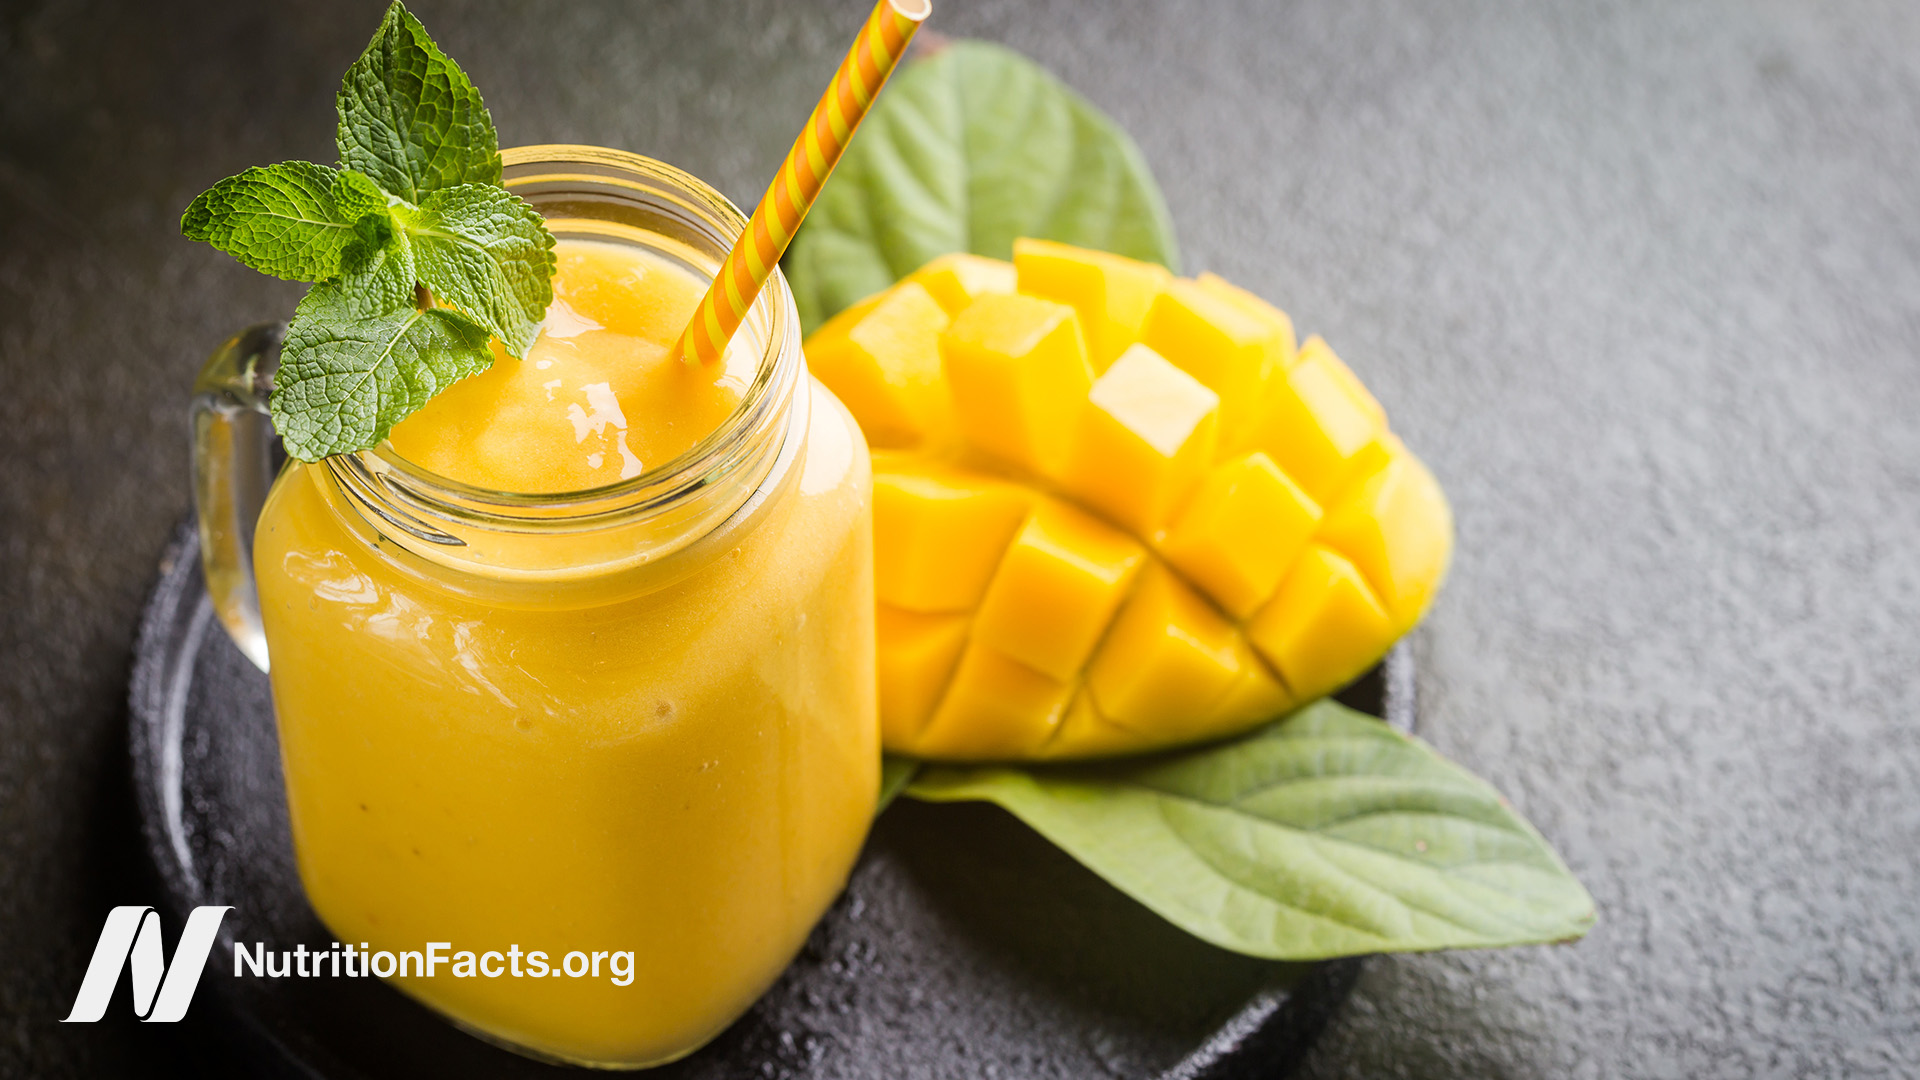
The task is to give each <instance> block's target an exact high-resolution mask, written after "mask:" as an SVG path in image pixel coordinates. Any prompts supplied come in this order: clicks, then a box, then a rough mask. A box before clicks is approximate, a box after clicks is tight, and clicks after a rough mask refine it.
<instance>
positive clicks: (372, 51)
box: [180, 2, 554, 461]
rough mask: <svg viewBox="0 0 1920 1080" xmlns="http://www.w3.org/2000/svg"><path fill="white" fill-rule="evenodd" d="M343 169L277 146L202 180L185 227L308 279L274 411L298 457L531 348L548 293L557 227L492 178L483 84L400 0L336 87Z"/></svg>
mask: <svg viewBox="0 0 1920 1080" xmlns="http://www.w3.org/2000/svg"><path fill="white" fill-rule="evenodd" d="M335 104H336V105H337V106H338V108H339V112H340V127H339V132H338V138H337V141H338V144H339V149H340V161H341V166H340V167H339V168H336V169H329V168H326V167H324V166H321V165H315V164H313V163H311V162H305V161H287V162H282V163H280V164H278V165H268V166H264V167H255V168H251V169H248V170H247V171H245V172H243V173H241V174H240V175H238V176H233V177H229V178H227V179H225V180H222V181H221V182H220V183H218V184H215V185H214V186H213V187H212V188H209V189H208V190H207V191H205V192H203V193H202V194H201V195H200V196H199V197H198V198H196V199H194V200H193V203H192V205H190V206H188V207H187V211H186V214H185V215H184V216H182V218H181V219H180V228H181V231H182V232H183V233H185V234H186V236H187V238H188V239H191V240H203V241H205V242H207V243H209V244H212V245H213V246H214V247H217V248H219V249H220V250H222V251H224V252H226V253H228V254H229V255H232V256H233V257H234V258H236V259H239V260H240V261H241V262H242V263H245V264H246V265H247V266H250V267H252V268H253V269H255V270H259V271H260V272H262V273H266V274H272V275H273V276H275V277H280V278H286V279H288V280H293V281H311V282H316V283H317V284H316V285H315V286H314V287H313V289H311V290H310V291H309V292H308V293H307V296H306V299H304V300H302V301H301V303H300V305H299V307H297V308H296V309H295V310H294V316H293V323H292V325H291V326H290V327H289V328H288V332H287V339H286V343H285V344H284V345H283V346H282V349H281V361H280V369H279V372H278V374H277V376H276V379H275V383H276V385H275V387H274V392H273V397H272V400H271V402H270V408H271V411H272V413H273V420H274V426H275V427H276V428H277V429H278V430H279V432H280V435H281V438H282V440H283V441H284V442H285V443H286V447H287V452H288V453H290V454H292V455H293V456H294V457H296V458H299V459H301V460H302V461H318V460H320V459H321V458H323V457H326V456H328V455H330V454H341V453H348V452H350V451H354V450H365V449H368V448H370V447H373V446H376V445H378V444H379V443H380V441H381V440H382V439H384V438H386V437H387V433H388V432H389V431H390V430H392V428H393V425H395V424H397V423H399V422H400V421H401V420H403V419H405V418H406V417H408V416H410V415H412V414H413V413H414V412H415V411H416V410H418V409H419V408H420V407H421V406H422V405H425V404H426V403H427V400H428V399H429V398H431V397H432V396H433V395H434V394H437V393H439V392H440V391H441V390H444V389H446V388H447V387H448V386H450V385H452V384H453V383H455V382H457V381H459V380H460V379H464V378H466V377H468V376H469V375H474V374H478V373H479V372H482V371H485V370H486V369H487V368H488V367H490V366H491V365H492V363H493V355H494V354H493V351H492V349H491V348H490V347H489V344H488V339H489V338H497V339H499V341H500V343H501V344H502V345H503V346H504V347H505V349H506V351H507V353H508V354H510V355H512V356H516V357H519V356H524V355H525V354H526V351H527V349H528V347H530V346H531V345H532V344H533V340H534V337H535V336H536V335H537V333H538V332H539V325H540V320H541V319H542V318H544V317H545V315H546V310H547V305H548V304H549V303H551V302H552V300H553V270H554V257H553V235H552V234H551V233H550V232H548V231H547V227H546V223H545V222H544V221H543V220H542V219H541V217H540V213H539V211H537V210H535V209H534V208H533V207H532V206H530V205H528V204H527V203H526V202H525V201H524V200H522V199H521V198H519V197H518V196H516V195H514V194H513V193H512V192H510V191H508V190H506V188H504V187H502V186H501V183H500V180H501V171H500V147H499V138H498V136H497V135H496V134H495V132H494V127H493V120H492V118H491V117H490V116H489V115H488V114H487V109H486V106H485V104H483V103H482V101H481V100H480V92H479V91H478V90H476V89H474V86H473V83H472V81H471V80H469V79H468V78H467V76H466V73H465V72H463V71H461V70H460V66H459V65H458V64H455V63H454V62H453V61H452V60H451V59H449V58H448V57H447V55H446V54H445V53H443V52H441V51H440V48H439V46H437V45H435V44H434V43H433V39H432V38H430V37H428V36H427V32H426V29H425V28H424V27H422V26H421V25H420V22H419V20H417V19H415V18H414V17H413V16H412V15H411V14H409V13H408V12H407V10H406V8H404V7H403V6H401V5H400V4H399V3H397V2H396V3H394V4H393V5H392V6H391V7H389V8H388V9H387V13H386V16H385V17H384V18H383V19H381V21H380V28H379V30H378V31H376V32H375V34H374V36H373V41H372V42H371V43H369V44H368V46H367V49H366V51H365V52H364V53H362V54H361V56H360V58H359V59H358V60H356V61H354V62H353V65H352V66H351V67H349V68H348V69H347V74H346V76H345V78H344V79H342V81H341V86H340V93H339V94H338V96H337V97H336V98H335Z"/></svg>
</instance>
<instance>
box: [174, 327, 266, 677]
mask: <svg viewBox="0 0 1920 1080" xmlns="http://www.w3.org/2000/svg"><path fill="white" fill-rule="evenodd" d="M286 333H287V328H286V324H284V323H263V324H261V325H259V326H250V327H248V328H247V329H245V330H242V331H241V332H240V333H238V334H236V335H234V336H233V337H231V338H229V339H227V341H226V343H225V344H223V345H221V346H220V348H219V349H217V350H215V351H214V354H213V355H212V356H211V357H209V358H208V359H207V364H206V366H205V367H203V368H201V369H200V376H199V378H197V379H195V380H194V383H193V409H192V424H193V504H194V510H195V516H196V517H197V518H198V519H199V523H200V561H201V569H202V570H204V571H205V573H206V578H207V593H208V595H209V596H211V597H212V598H213V611H214V614H215V615H217V616H218V617H219V619H220V624H221V625H222V626H225V627H226V628H227V634H228V636H230V637H232V638H233V643H234V644H235V645H237V646H239V647H240V651H241V652H242V653H245V654H246V657H247V659H249V660H251V661H253V662H254V665H255V666H257V667H258V668H259V669H260V670H261V671H265V670H267V635H266V631H265V630H264V628H263V627H262V625H261V622H260V594H259V593H258V592H257V591H256V590H255V587H254V583H253V530H254V526H255V524H257V523H258V522H259V520H260V510H261V508H262V507H263V506H265V505H266V501H267V489H268V488H270V487H271V486H272V485H273V478H274V476H275V475H276V474H277V473H278V472H279V469H280V464H281V462H283V461H284V460H285V459H286V453H285V452H284V451H283V450H282V449H281V448H280V439H279V436H277V435H276V434H275V433H274V430H273V421H272V419H271V418H270V417H269V416H268V413H267V397H268V395H270V394H271V393H272V392H273V373H274V369H275V368H276V367H278V366H279V364H280V343H281V341H282V340H284V339H285V337H286Z"/></svg>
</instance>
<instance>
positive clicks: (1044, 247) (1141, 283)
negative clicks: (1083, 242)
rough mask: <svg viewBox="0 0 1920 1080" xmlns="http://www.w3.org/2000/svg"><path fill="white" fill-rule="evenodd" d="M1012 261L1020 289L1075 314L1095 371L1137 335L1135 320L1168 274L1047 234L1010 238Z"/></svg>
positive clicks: (1142, 319)
mask: <svg viewBox="0 0 1920 1080" xmlns="http://www.w3.org/2000/svg"><path fill="white" fill-rule="evenodd" d="M1013 265H1014V268H1015V270H1016V271H1017V275H1018V276H1017V280H1018V284H1019V290H1020V291H1021V292H1023V293H1026V294H1028V295H1029V296H1039V297H1044V298H1046V299H1048V300H1057V301H1059V302H1060V303H1063V304H1067V305H1069V306H1071V307H1072V308H1073V309H1074V310H1075V311H1076V312H1077V313H1078V314H1079V316H1080V326H1081V329H1082V330H1083V331H1084V332H1085V333H1086V335H1087V351H1088V354H1089V357H1090V359H1091V360H1092V361H1093V367H1094V370H1095V371H1105V370H1106V369H1107V367H1108V366H1109V365H1111V364H1112V363H1113V362H1114V360H1116V359H1118V358H1119V356H1120V354H1121V353H1123V352H1125V351H1126V350H1127V347H1128V346H1130V345H1132V344H1133V343H1134V342H1136V341H1138V340H1140V324H1141V323H1143V322H1145V321H1146V318H1147V312H1148V311H1149V310H1151V309H1152V307H1153V302H1154V300H1155V299H1156V298H1157V297H1158V296H1159V295H1160V290H1162V289H1164V288H1166V286H1167V283H1168V282H1169V281H1171V280H1173V275H1172V274H1170V273H1168V272H1167V268H1166V267H1164V266H1156V265H1154V264H1153V263H1146V262H1140V261H1139V260H1137V259H1129V258H1125V257H1123V256H1120V255H1110V254H1108V253H1106V252H1104V251H1089V250H1087V249H1086V248H1077V247H1071V246H1069V245H1067V244H1056V243H1054V242H1053V241H1051V240H1026V239H1022V240H1016V241H1014V244H1013Z"/></svg>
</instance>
